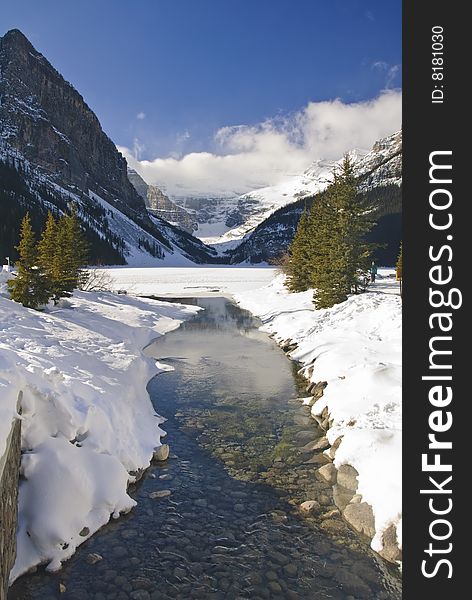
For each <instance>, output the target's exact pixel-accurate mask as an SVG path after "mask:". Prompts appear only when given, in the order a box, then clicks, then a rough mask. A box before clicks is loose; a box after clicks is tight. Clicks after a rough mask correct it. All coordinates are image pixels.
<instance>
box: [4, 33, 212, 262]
mask: <svg viewBox="0 0 472 600" xmlns="http://www.w3.org/2000/svg"><path fill="white" fill-rule="evenodd" d="M0 174H1V177H0V223H2V226H1V229H0V232H1V245H0V252H1V253H2V257H3V256H4V255H9V256H12V257H14V255H15V251H14V249H13V246H14V244H15V243H16V241H17V236H18V223H17V220H18V219H19V218H21V216H22V215H23V214H24V213H25V212H26V211H27V210H28V211H29V212H30V214H31V216H32V220H33V223H34V224H35V225H36V227H37V228H38V227H40V226H41V224H42V223H43V222H44V218H45V215H46V213H47V210H48V209H51V210H53V211H56V212H61V211H65V210H66V209H67V206H68V205H69V204H70V203H71V202H75V203H76V204H77V207H78V214H79V217H80V218H81V220H82V222H83V226H84V231H85V233H86V235H87V237H88V239H89V241H90V244H91V253H92V259H93V260H94V261H95V262H102V263H109V264H117V263H118V264H120V263H121V264H123V263H128V264H137V265H138V264H139V265H141V264H156V265H158V264H162V262H165V263H166V264H167V263H175V262H176V263H179V264H185V263H189V262H209V261H211V260H212V257H213V256H214V254H215V252H214V251H213V250H212V249H210V248H208V247H206V246H205V245H204V244H203V243H201V242H199V240H196V239H195V238H193V236H191V235H190V234H189V233H187V232H184V231H181V230H180V229H178V228H177V227H175V226H173V225H172V224H169V223H167V222H166V221H164V220H163V219H162V218H160V217H159V216H154V217H151V216H150V215H149V213H148V211H147V209H146V205H145V202H144V200H143V198H142V197H141V196H140V195H139V194H138V193H137V191H136V190H135V188H134V187H133V185H132V184H131V182H130V181H129V179H128V174H127V164H126V160H125V159H124V158H123V156H122V155H121V154H120V153H119V152H118V150H117V149H116V147H115V144H114V143H113V142H112V141H111V140H110V138H109V137H108V136H107V135H106V134H105V133H104V131H103V129H102V128H101V125H100V123H99V121H98V119H97V117H96V116H95V114H94V113H93V111H92V110H91V109H90V108H89V107H88V106H87V104H86V103H85V101H84V99H83V98H82V96H81V95H80V94H79V93H78V92H77V91H76V90H75V89H74V88H73V87H72V85H71V84H70V83H68V82H67V81H65V79H64V78H63V77H62V76H61V75H60V73H58V71H56V69H54V67H53V66H52V65H51V64H50V63H49V62H48V61H47V59H46V58H45V57H44V56H43V55H42V54H40V53H39V52H38V51H36V50H35V48H34V47H33V46H32V45H31V43H30V42H29V40H28V39H27V38H26V37H25V36H24V35H23V34H22V33H21V32H20V31H19V30H17V29H14V30H11V31H9V32H7V33H6V34H5V35H4V36H3V37H2V38H0Z"/></svg>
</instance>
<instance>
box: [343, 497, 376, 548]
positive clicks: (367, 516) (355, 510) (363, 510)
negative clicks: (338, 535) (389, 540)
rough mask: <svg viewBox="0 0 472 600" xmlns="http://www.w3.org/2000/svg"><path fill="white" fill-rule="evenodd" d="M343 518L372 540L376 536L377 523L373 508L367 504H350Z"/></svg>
mask: <svg viewBox="0 0 472 600" xmlns="http://www.w3.org/2000/svg"><path fill="white" fill-rule="evenodd" d="M343 517H344V518H345V519H346V521H347V522H348V523H349V525H351V527H352V528H353V529H355V530H356V531H357V532H358V533H361V534H363V535H365V536H367V537H368V538H369V540H371V539H372V538H373V537H374V535H375V521H374V513H373V512H372V507H371V506H370V504H367V502H359V503H355V504H348V505H347V506H346V508H345V509H344V511H343Z"/></svg>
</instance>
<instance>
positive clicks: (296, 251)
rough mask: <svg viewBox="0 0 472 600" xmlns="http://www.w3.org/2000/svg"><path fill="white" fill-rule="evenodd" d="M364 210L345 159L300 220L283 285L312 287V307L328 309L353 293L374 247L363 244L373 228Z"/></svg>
mask: <svg viewBox="0 0 472 600" xmlns="http://www.w3.org/2000/svg"><path fill="white" fill-rule="evenodd" d="M369 212H370V207H369V206H368V205H367V204H366V203H365V202H362V201H360V199H359V197H358V192H357V178H356V177H355V175H354V169H353V165H352V163H351V160H350V159H349V157H347V156H346V157H345V159H344V162H343V164H342V166H341V168H340V170H335V171H334V172H333V183H332V184H331V185H330V186H329V187H328V188H327V190H326V191H325V192H324V193H323V194H320V195H319V196H318V198H317V201H316V202H314V203H313V205H312V207H311V210H310V213H309V215H308V216H307V215H305V216H304V218H303V220H302V219H301V220H300V224H299V227H298V229H297V232H296V234H295V237H294V240H293V242H292V244H291V246H290V249H289V257H288V259H287V261H286V272H287V275H288V277H287V287H288V288H289V289H290V290H291V291H304V290H307V289H309V288H314V289H315V293H314V303H315V306H316V308H329V307H331V306H333V305H334V304H337V303H339V302H343V301H344V300H346V299H347V297H348V295H349V294H351V293H352V292H353V291H354V292H357V291H358V288H359V283H360V278H363V274H364V273H366V272H367V270H368V268H369V264H370V258H371V253H372V249H373V247H372V245H371V244H368V243H367V242H366V241H365V236H366V235H367V233H368V232H369V231H370V229H371V228H372V226H373V223H372V222H371V221H370V220H369V219H368V217H367V215H368V214H369Z"/></svg>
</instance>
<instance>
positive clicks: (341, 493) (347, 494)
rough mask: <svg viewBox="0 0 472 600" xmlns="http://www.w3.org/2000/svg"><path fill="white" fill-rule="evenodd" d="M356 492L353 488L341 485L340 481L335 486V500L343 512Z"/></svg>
mask: <svg viewBox="0 0 472 600" xmlns="http://www.w3.org/2000/svg"><path fill="white" fill-rule="evenodd" d="M354 494H355V492H353V491H352V490H348V489H347V488H345V487H344V486H343V485H339V483H337V484H336V485H335V486H333V500H334V503H335V504H336V506H337V507H338V508H339V510H340V511H341V512H342V511H343V510H344V509H345V508H346V506H347V505H348V504H349V502H350V501H351V500H352V498H353V497H354Z"/></svg>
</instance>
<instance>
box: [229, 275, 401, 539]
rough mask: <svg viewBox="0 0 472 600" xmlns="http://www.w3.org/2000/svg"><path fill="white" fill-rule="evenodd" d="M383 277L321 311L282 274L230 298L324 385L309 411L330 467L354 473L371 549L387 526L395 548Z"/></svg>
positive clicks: (394, 434)
mask: <svg viewBox="0 0 472 600" xmlns="http://www.w3.org/2000/svg"><path fill="white" fill-rule="evenodd" d="M388 274H389V272H388V271H386V270H384V271H381V275H383V276H384V277H381V278H379V279H378V281H377V283H376V284H375V285H373V286H371V287H370V288H369V290H370V291H369V292H367V293H365V294H362V295H359V296H353V297H351V298H349V299H348V300H347V301H346V302H344V303H342V304H339V305H337V306H334V307H333V308H331V309H327V310H318V311H315V310H314V309H313V304H312V293H311V292H304V293H299V294H289V293H287V291H286V289H285V288H284V285H283V276H282V275H279V276H278V277H277V278H276V279H275V280H274V281H273V282H272V283H270V284H269V285H268V286H266V287H263V288H260V289H257V290H253V291H248V292H245V293H242V294H239V295H236V300H237V301H238V302H239V304H240V305H241V306H242V307H243V308H246V309H247V310H249V311H250V312H252V313H253V314H255V315H257V316H259V318H260V319H261V320H262V322H263V324H264V325H263V327H262V329H263V330H264V331H266V332H268V333H269V334H272V335H273V337H274V339H275V340H276V341H277V342H278V343H280V344H283V343H284V342H285V343H286V342H287V340H290V344H294V345H296V348H295V349H293V350H292V351H291V352H290V356H291V358H293V359H294V360H296V361H299V362H300V363H301V364H302V365H303V366H304V367H305V369H304V370H303V374H304V375H305V376H306V377H307V378H308V379H309V380H310V381H312V382H314V383H317V382H327V384H328V385H327V386H326V388H325V389H324V393H323V395H322V397H321V398H319V399H318V400H316V402H315V403H314V404H313V405H312V408H311V412H312V416H314V417H317V418H318V420H320V416H321V415H323V418H326V419H327V422H329V429H328V432H327V438H328V441H329V442H330V443H331V444H332V445H333V444H335V443H336V446H337V445H338V444H339V446H338V448H337V450H336V453H335V455H334V465H335V466H336V467H337V468H338V469H339V467H341V466H342V465H351V466H352V467H354V468H355V469H356V471H357V472H358V477H357V479H358V485H357V483H356V485H357V490H356V494H355V495H356V498H355V499H354V500H352V501H354V502H357V503H360V501H362V502H363V503H367V504H369V505H370V506H371V507H372V509H373V513H374V520H375V534H374V532H372V535H373V539H372V547H373V548H374V549H375V550H377V551H382V548H383V542H384V540H383V536H384V533H385V532H386V531H387V530H389V531H390V532H391V531H392V528H393V531H394V532H395V533H396V536H397V540H398V543H399V545H400V547H401V512H402V503H401V333H402V332H401V301H400V297H399V295H398V284H396V283H395V282H394V280H393V281H392V279H391V278H388V277H387V275H388ZM305 402H306V403H308V404H312V402H313V399H312V398H307V399H306V400H305ZM325 415H327V416H326V417H325ZM339 438H341V439H339ZM339 442H340V443H339ZM327 452H329V451H327ZM338 483H339V481H338ZM359 495H360V496H361V498H360V497H359ZM372 535H369V537H372Z"/></svg>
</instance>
